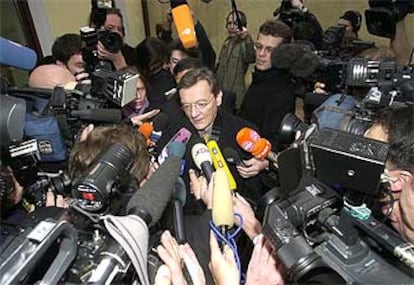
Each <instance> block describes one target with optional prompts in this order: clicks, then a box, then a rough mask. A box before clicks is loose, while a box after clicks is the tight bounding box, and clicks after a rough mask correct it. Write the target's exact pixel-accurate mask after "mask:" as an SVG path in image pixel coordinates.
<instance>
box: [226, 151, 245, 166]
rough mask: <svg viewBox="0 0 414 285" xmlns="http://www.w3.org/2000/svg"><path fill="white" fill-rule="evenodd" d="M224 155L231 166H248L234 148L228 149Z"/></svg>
mask: <svg viewBox="0 0 414 285" xmlns="http://www.w3.org/2000/svg"><path fill="white" fill-rule="evenodd" d="M223 155H224V158H225V159H226V161H227V162H228V163H230V164H234V165H243V166H246V164H245V163H244V162H243V159H241V157H240V155H239V153H238V152H237V150H235V149H234V148H232V147H226V148H225V149H224V150H223Z"/></svg>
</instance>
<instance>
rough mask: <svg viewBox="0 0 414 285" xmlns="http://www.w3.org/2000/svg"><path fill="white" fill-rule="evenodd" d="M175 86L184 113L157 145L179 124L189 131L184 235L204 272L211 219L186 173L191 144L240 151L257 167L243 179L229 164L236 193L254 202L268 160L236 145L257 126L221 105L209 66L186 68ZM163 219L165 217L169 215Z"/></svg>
mask: <svg viewBox="0 0 414 285" xmlns="http://www.w3.org/2000/svg"><path fill="white" fill-rule="evenodd" d="M177 89H178V94H179V99H180V102H181V108H182V110H183V111H184V113H185V116H183V117H181V118H178V119H174V118H172V121H171V122H170V124H169V126H168V127H167V129H165V130H164V131H163V133H162V136H161V139H160V140H159V141H158V146H157V148H158V150H161V149H162V148H163V147H164V146H165V145H166V144H167V142H168V141H169V140H170V139H171V138H172V137H173V136H174V134H175V133H177V131H178V130H180V129H181V128H182V127H185V128H187V129H188V130H189V131H190V132H191V133H192V136H191V139H190V140H189V141H188V142H187V148H186V154H185V157H184V159H185V170H184V174H183V178H184V181H185V182H186V185H187V187H186V188H187V192H188V193H187V201H186V204H185V207H184V225H185V235H186V239H187V241H188V242H189V244H190V245H191V247H192V248H193V249H194V251H195V253H196V254H197V257H198V258H199V260H200V264H201V265H202V267H203V268H204V270H205V272H208V262H209V260H210V252H209V244H208V232H209V226H208V221H209V220H211V213H210V212H209V211H208V210H207V209H206V206H205V205H204V202H203V201H202V199H201V198H200V197H197V198H195V197H194V196H193V195H192V194H191V193H190V182H189V175H188V173H189V170H190V169H193V170H194V171H197V167H196V165H195V163H194V161H193V159H192V157H191V149H192V147H193V146H194V144H196V143H199V142H204V139H206V138H207V139H214V140H216V141H217V144H218V145H219V147H220V149H221V150H222V151H223V150H224V149H226V148H229V147H231V148H233V149H235V150H237V151H239V154H240V156H241V158H242V159H245V163H250V164H251V165H254V167H255V168H256V169H257V170H258V171H257V173H256V175H253V174H251V176H250V177H248V178H247V177H246V178H244V177H243V176H242V175H241V174H240V173H239V172H238V169H237V168H236V166H235V165H230V164H229V169H230V172H231V173H232V175H233V177H234V178H235V180H236V183H237V192H239V193H241V194H242V195H243V196H244V197H246V198H248V199H249V200H250V201H253V202H257V201H258V199H259V198H260V197H261V196H262V194H263V193H264V191H266V189H265V188H264V187H263V185H262V184H263V183H262V181H263V180H262V179H264V178H265V177H263V176H266V175H265V173H264V171H263V170H264V169H265V168H266V167H267V166H268V165H269V163H268V161H266V160H265V161H261V160H258V159H255V158H252V157H251V155H250V154H248V153H245V152H243V151H242V150H241V149H240V148H239V146H238V145H237V141H236V135H237V132H238V131H239V130H240V129H242V128H243V127H249V128H253V129H255V130H257V128H256V127H255V126H254V125H253V124H251V123H249V122H247V121H245V120H243V119H241V118H239V117H236V116H233V115H232V114H230V113H228V112H226V111H225V110H222V109H221V108H220V106H221V104H222V99H223V94H222V92H221V90H220V87H219V84H218V83H217V80H216V78H215V77H214V75H213V72H212V71H210V70H209V69H208V68H194V69H191V70H189V71H187V73H186V74H185V75H184V76H183V77H182V78H181V79H180V81H179V83H178V86H177ZM158 153H159V151H158ZM192 174H194V173H192ZM166 212H167V213H168V212H169V210H166ZM166 216H167V215H166ZM166 218H167V219H168V217H166ZM165 224H167V225H169V226H171V221H168V220H167V221H165ZM167 227H168V226H167ZM240 248H241V250H240V252H239V253H240V255H241V256H245V255H246V252H244V251H245V250H246V248H245V246H240ZM242 249H243V250H242ZM248 256H250V255H248ZM243 258H244V257H242V259H243ZM206 277H207V284H213V282H212V279H211V276H210V275H209V274H208V275H207V276H206Z"/></svg>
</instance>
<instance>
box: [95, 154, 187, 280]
mask: <svg viewBox="0 0 414 285" xmlns="http://www.w3.org/2000/svg"><path fill="white" fill-rule="evenodd" d="M180 164H181V158H179V157H177V156H172V157H170V158H169V159H167V160H166V161H165V163H164V164H162V165H161V166H160V167H159V168H158V169H157V170H156V171H155V172H154V174H153V175H152V176H151V177H150V178H149V179H148V181H147V182H146V183H145V184H144V185H143V186H142V187H141V188H140V189H138V190H137V191H136V192H135V193H134V195H133V196H132V198H131V200H130V201H129V203H128V205H127V213H129V214H130V215H131V216H133V217H135V218H138V220H142V221H143V222H144V223H145V225H147V227H146V228H144V229H143V233H141V234H140V235H139V236H135V238H134V243H135V244H138V245H140V246H141V248H144V249H145V250H147V248H148V239H149V233H148V228H149V227H152V226H154V225H155V224H156V223H157V222H158V221H159V219H160V218H161V216H162V214H163V212H164V209H165V208H166V206H167V204H168V202H169V201H170V200H171V197H172V195H173V189H174V185H175V181H176V180H177V177H178V173H179V170H180ZM128 217H129V216H128ZM118 218H120V217H118ZM121 241H122V240H121V239H120V240H119V242H121ZM123 244H125V243H123ZM127 245H129V244H127ZM128 249H130V248H128ZM126 255H128V257H129V259H130V260H131V261H132V262H133V264H134V267H135V269H136V270H137V273H140V272H141V273H142V272H144V273H143V274H146V277H148V273H147V261H146V256H147V252H146V251H145V252H143V253H142V256H141V258H136V259H135V257H136V256H135V255H134V254H132V253H131V251H130V250H128V251H127V252H126V251H125V250H124V248H123V247H122V246H121V245H120V244H118V240H117V241H115V240H111V241H110V242H109V245H108V250H107V251H105V252H103V253H102V254H101V260H100V262H99V263H98V266H97V268H96V269H95V271H94V272H93V274H92V276H91V278H90V279H89V282H88V284H107V283H106V282H107V281H108V280H112V279H113V278H115V276H116V274H117V273H118V272H119V271H120V270H121V269H123V267H124V266H123V263H127V262H125V258H126ZM133 258H134V259H133ZM143 259H145V260H143ZM134 261H136V262H138V263H134ZM141 269H143V270H141ZM141 281H142V280H141ZM108 283H111V282H108ZM145 284H149V283H148V282H146V283H145Z"/></svg>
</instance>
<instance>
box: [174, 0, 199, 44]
mask: <svg viewBox="0 0 414 285" xmlns="http://www.w3.org/2000/svg"><path fill="white" fill-rule="evenodd" d="M170 3H171V14H172V17H173V20H174V24H175V28H176V29H177V34H178V37H179V38H180V41H181V43H182V44H183V46H184V47H185V48H187V49H188V48H193V47H196V46H197V37H196V33H195V29H194V20H193V15H192V14H191V10H190V7H189V6H188V4H187V1H185V0H171V2H170Z"/></svg>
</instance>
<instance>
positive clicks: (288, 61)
mask: <svg viewBox="0 0 414 285" xmlns="http://www.w3.org/2000/svg"><path fill="white" fill-rule="evenodd" d="M270 61H271V63H272V66H273V67H275V68H279V69H287V70H288V71H289V72H290V73H291V74H292V75H293V76H295V77H300V78H307V77H309V76H311V75H313V74H314V72H315V71H316V70H317V69H318V68H319V67H320V62H321V61H320V58H319V56H318V55H316V54H315V53H313V52H312V51H311V50H309V49H308V48H306V47H305V46H304V45H302V44H298V43H285V44H281V45H279V46H278V47H276V48H275V49H274V50H273V52H272V54H271V58H270Z"/></svg>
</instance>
